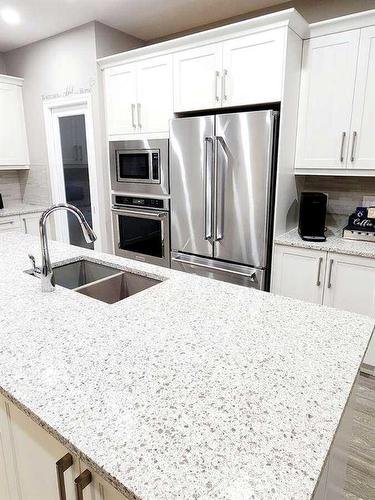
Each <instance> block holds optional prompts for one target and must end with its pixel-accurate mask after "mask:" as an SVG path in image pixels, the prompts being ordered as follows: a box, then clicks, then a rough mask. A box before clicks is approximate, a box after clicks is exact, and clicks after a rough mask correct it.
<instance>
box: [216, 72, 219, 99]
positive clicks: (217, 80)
mask: <svg viewBox="0 0 375 500" xmlns="http://www.w3.org/2000/svg"><path fill="white" fill-rule="evenodd" d="M219 77H220V72H219V71H215V100H216V101H217V102H219V101H220V96H219Z"/></svg>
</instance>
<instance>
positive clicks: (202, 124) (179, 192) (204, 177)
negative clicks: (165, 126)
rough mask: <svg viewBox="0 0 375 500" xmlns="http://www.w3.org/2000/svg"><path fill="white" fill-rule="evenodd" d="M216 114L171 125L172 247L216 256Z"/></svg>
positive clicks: (177, 121)
mask: <svg viewBox="0 0 375 500" xmlns="http://www.w3.org/2000/svg"><path fill="white" fill-rule="evenodd" d="M213 135H214V117H213V116H205V117H196V118H178V119H175V120H172V121H171V125H170V140H171V142H170V144H171V147H170V165H171V168H170V176H171V193H172V198H171V247H172V250H176V251H182V252H187V253H194V254H198V255H202V256H206V257H212V252H213V248H212V239H211V237H212V234H213V214H212V210H213V203H212V195H213V171H212V170H213V161H212V160H213V159H212V154H213Z"/></svg>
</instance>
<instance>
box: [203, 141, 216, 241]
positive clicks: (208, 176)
mask: <svg viewBox="0 0 375 500" xmlns="http://www.w3.org/2000/svg"><path fill="white" fill-rule="evenodd" d="M208 143H210V144H211V161H208ZM213 159H214V141H213V139H212V137H205V138H204V166H203V168H204V239H205V240H209V239H210V238H212V163H213Z"/></svg>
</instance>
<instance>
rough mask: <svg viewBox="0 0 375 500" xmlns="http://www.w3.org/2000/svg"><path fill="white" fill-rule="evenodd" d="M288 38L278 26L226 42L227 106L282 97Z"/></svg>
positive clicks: (225, 104) (225, 80)
mask: <svg viewBox="0 0 375 500" xmlns="http://www.w3.org/2000/svg"><path fill="white" fill-rule="evenodd" d="M284 39H285V30H284V29H277V30H268V31H263V32H261V33H255V34H252V35H248V36H243V37H239V38H234V39H233V40H228V41H227V42H224V48H223V68H224V75H223V85H224V88H223V105H224V106H239V105H243V104H257V103H262V102H276V101H280V100H281V89H282V74H283V61H284Z"/></svg>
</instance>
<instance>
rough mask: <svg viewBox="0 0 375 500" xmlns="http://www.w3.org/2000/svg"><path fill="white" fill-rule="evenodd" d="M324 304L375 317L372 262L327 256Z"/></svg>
mask: <svg viewBox="0 0 375 500" xmlns="http://www.w3.org/2000/svg"><path fill="white" fill-rule="evenodd" d="M328 258H329V262H328V264H327V279H326V291H325V295H324V303H325V305H327V306H331V307H336V308H337V309H343V310H346V311H352V312H356V313H359V314H366V315H368V316H373V317H375V261H374V260H373V259H369V258H363V257H353V256H350V255H339V254H333V253H330V254H329V257H328Z"/></svg>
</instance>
